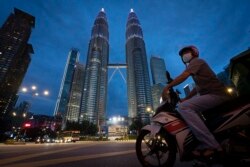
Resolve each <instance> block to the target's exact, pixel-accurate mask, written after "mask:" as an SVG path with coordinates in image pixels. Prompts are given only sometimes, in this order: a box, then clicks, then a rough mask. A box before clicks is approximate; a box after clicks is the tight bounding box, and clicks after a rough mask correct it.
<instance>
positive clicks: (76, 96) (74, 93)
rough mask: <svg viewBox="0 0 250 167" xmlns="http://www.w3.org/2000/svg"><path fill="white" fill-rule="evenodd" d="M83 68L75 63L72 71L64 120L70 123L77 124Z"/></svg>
mask: <svg viewBox="0 0 250 167" xmlns="http://www.w3.org/2000/svg"><path fill="white" fill-rule="evenodd" d="M83 77H84V66H83V65H82V64H80V63H76V65H75V69H74V76H73V82H72V85H71V89H70V97H69V102H68V109H67V115H66V120H67V121H70V122H78V121H79V114H80V106H81V97H82V89H83Z"/></svg>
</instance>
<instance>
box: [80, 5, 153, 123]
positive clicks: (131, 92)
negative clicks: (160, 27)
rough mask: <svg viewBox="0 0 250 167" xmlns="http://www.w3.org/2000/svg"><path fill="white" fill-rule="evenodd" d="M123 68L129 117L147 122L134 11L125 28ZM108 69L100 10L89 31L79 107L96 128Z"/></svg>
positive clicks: (146, 82)
mask: <svg viewBox="0 0 250 167" xmlns="http://www.w3.org/2000/svg"><path fill="white" fill-rule="evenodd" d="M126 65H127V94H128V110H129V111H128V117H129V119H130V120H133V119H139V120H141V121H142V122H144V123H146V122H148V121H149V114H148V113H147V110H148V109H151V108H152V97H151V88H150V79H149V72H148V63H147V56H146V50H145V43H144V40H143V33H142V28H141V25H140V22H139V20H138V18H137V16H136V14H135V12H134V11H133V9H131V11H130V13H129V16H128V20H127V25H126ZM108 66H109V31H108V23H107V18H106V14H105V11H104V9H102V10H101V11H100V12H99V14H98V16H97V18H96V20H95V22H94V26H93V28H92V33H91V39H90V42H89V49H88V57H87V63H86V71H85V81H84V87H83V94H82V105H81V115H83V116H82V119H87V120H89V121H91V122H94V123H95V124H98V125H104V124H105V113H106V102H107V81H108V80H107V79H108Z"/></svg>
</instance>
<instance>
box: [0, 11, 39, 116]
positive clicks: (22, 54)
mask: <svg viewBox="0 0 250 167" xmlns="http://www.w3.org/2000/svg"><path fill="white" fill-rule="evenodd" d="M34 27H35V17H34V16H32V15H30V14H28V13H26V12H24V11H21V10H19V9H16V8H15V9H14V13H11V14H10V16H9V17H8V18H7V20H6V21H5V23H4V24H3V26H2V27H1V29H0V117H1V116H3V115H5V114H6V113H8V112H10V110H11V109H12V108H13V107H14V105H15V103H16V101H17V95H16V94H17V92H18V89H19V87H20V85H21V83H22V80H23V78H24V75H25V73H26V71H27V68H28V66H29V63H30V61H31V54H33V53H34V51H33V47H32V45H31V44H29V43H28V40H29V38H30V35H31V30H32V28H34Z"/></svg>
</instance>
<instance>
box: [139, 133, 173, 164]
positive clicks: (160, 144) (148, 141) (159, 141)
mask: <svg viewBox="0 0 250 167" xmlns="http://www.w3.org/2000/svg"><path fill="white" fill-rule="evenodd" d="M136 154H137V158H138V160H139V161H140V163H141V164H142V166H144V167H158V166H164V167H173V166H174V163H175V160H176V144H175V141H174V140H173V138H171V136H168V135H166V133H165V132H161V133H159V134H157V136H156V137H154V138H152V137H151V136H150V131H148V130H142V131H141V132H140V134H139V136H138V137H137V140H136Z"/></svg>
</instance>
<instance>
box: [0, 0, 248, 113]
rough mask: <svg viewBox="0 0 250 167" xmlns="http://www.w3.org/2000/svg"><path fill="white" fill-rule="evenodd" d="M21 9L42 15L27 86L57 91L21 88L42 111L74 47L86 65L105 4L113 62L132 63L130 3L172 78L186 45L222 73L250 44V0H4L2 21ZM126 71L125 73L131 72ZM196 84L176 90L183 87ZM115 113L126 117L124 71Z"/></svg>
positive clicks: (49, 105)
mask: <svg viewBox="0 0 250 167" xmlns="http://www.w3.org/2000/svg"><path fill="white" fill-rule="evenodd" d="M14 7H16V8H18V9H21V10H23V11H25V12H27V13H29V14H31V15H33V16H35V18H36V23H35V28H34V29H33V31H32V34H31V38H30V40H29V42H30V43H31V44H32V45H33V48H34V52H35V53H34V55H33V57H32V61H31V63H30V66H29V68H28V71H27V73H26V76H25V78H24V80H23V83H22V86H26V87H30V86H31V85H33V84H34V85H36V86H37V87H38V91H39V93H40V92H42V91H43V90H45V89H48V90H49V91H50V95H49V96H47V97H45V96H42V95H41V96H38V97H34V96H32V93H31V92H27V93H20V98H19V101H18V103H19V102H21V101H23V100H28V101H30V102H31V103H32V107H31V111H32V112H34V113H36V114H45V115H53V112H54V108H55V103H56V99H57V96H58V93H59V88H60V84H61V80H62V76H63V71H64V67H65V63H66V60H67V56H68V53H69V50H70V49H71V48H72V47H74V48H78V49H79V50H80V61H81V62H82V63H84V64H85V62H86V55H87V50H88V43H89V40H90V34H91V28H92V26H93V23H94V20H95V18H96V16H97V14H98V12H99V11H100V10H101V8H104V9H105V12H106V15H107V19H108V24H109V34H110V36H109V40H110V41H109V42H110V54H109V60H110V63H125V61H126V57H125V56H126V55H125V31H126V22H127V17H128V14H129V11H130V9H131V8H133V9H134V11H135V12H136V14H137V16H138V18H139V20H140V23H141V26H142V30H143V35H144V41H145V44H146V51H147V56H148V63H149V60H150V56H151V55H157V56H159V57H161V58H163V59H164V60H165V63H166V67H167V70H168V71H169V72H170V73H171V74H172V77H173V78H175V77H176V76H177V75H178V74H180V73H181V72H182V71H183V70H184V68H185V67H184V65H183V64H182V62H181V60H180V58H179V56H178V51H179V49H180V48H181V47H183V46H185V45H189V44H193V45H196V46H197V47H198V48H199V50H200V56H201V57H202V58H204V59H205V60H207V62H208V63H209V64H210V66H211V67H212V68H213V69H214V71H215V72H216V73H218V72H220V71H222V70H223V68H224V67H225V66H226V65H227V64H228V63H229V60H230V59H231V58H232V57H233V56H235V55H236V54H238V53H240V52H242V51H244V50H246V49H247V48H249V47H250V21H249V16H250V12H249V11H250V1H249V0H230V1H228V0H188V1H187V0H137V1H135V0H134V1H132V0H123V1H122V0H100V1H98V0H0V25H2V24H3V23H4V21H5V20H6V19H7V17H8V16H9V14H10V13H11V12H13V10H14ZM121 71H122V73H123V75H124V76H125V77H126V70H125V69H122V70H121ZM112 72H113V70H112V69H110V70H109V77H110V76H111V74H112ZM190 82H192V80H191V79H189V80H188V81H187V82H185V83H183V84H182V85H180V86H178V87H177V88H178V89H179V90H181V91H182V87H183V86H184V85H185V84H187V83H190ZM182 95H183V94H182ZM113 115H127V87H126V84H125V82H124V81H123V79H122V77H121V76H120V75H119V73H118V72H117V73H116V74H115V75H114V77H113V79H112V80H111V81H110V83H109V85H108V105H107V116H113Z"/></svg>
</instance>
